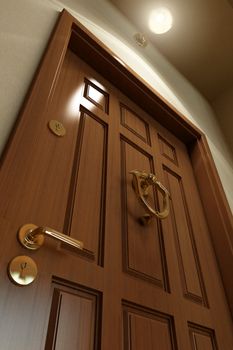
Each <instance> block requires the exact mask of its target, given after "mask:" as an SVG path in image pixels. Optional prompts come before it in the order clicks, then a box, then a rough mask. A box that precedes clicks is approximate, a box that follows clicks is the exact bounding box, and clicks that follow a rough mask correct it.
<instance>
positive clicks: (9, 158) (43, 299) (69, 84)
mask: <svg viewBox="0 0 233 350" xmlns="http://www.w3.org/2000/svg"><path fill="white" fill-rule="evenodd" d="M51 119H57V120H59V121H60V122H62V123H63V125H64V126H65V128H66V135H65V136H64V137H60V138H59V137H57V136H55V135H54V134H53V133H52V132H51V131H50V130H49V128H48V127H47V124H48V121H49V120H51ZM134 169H139V170H143V171H148V172H153V173H156V174H157V176H158V178H159V180H160V181H161V182H162V183H163V184H164V185H165V186H167V187H168V188H169V191H170V193H171V201H170V202H171V203H170V204H171V213H170V216H169V217H168V218H167V219H165V220H163V221H161V220H158V219H153V220H152V221H151V223H150V224H149V225H147V226H142V225H141V224H140V222H139V220H138V219H139V218H140V217H141V216H142V215H143V214H144V209H143V208H142V207H141V205H140V204H139V201H138V199H137V198H136V196H135V193H134V190H133V188H132V174H130V173H129V172H130V171H131V170H134ZM0 176H1V177H0V195H1V199H2V201H1V203H0V224H1V233H2V240H3V242H5V245H4V248H3V247H1V248H0V252H1V259H2V260H1V264H2V266H4V269H2V271H1V276H0V277H1V286H4V287H3V288H1V289H0V296H1V298H0V312H1V315H2V317H1V321H0V322H1V328H0V329H1V332H2V333H1V343H2V346H3V349H9V350H11V349H12V350H13V349H14V350H15V349H16V348H17V349H19V350H29V349H30V350H31V349H33V350H37V349H38V350H39V349H44V348H45V349H46V350H49V349H56V350H58V349H59V350H60V349H70V350H73V349H82V350H97V349H98V350H99V349H102V350H107V349H110V348H111V349H112V350H120V349H121V350H126V349H127V350H128V349H131V350H143V349H145V348H146V347H147V348H148V349H157V348H158V349H161V350H167V349H169V350H170V349H180V350H182V349H185V350H189V349H190V350H191V349H198V350H199V349H201V350H202V349H205V350H209V349H227V350H228V349H231V348H232V347H233V339H232V332H231V322H230V315H229V310H228V308H227V304H226V301H225V296H224V291H223V288H222V284H221V278H220V275H219V272H218V267H217V263H216V259H215V256H214V253H213V249H212V246H211V242H210V238H209V235H208V227H207V225H206V222H205V218H204V214H203V208H202V205H201V202H200V198H199V195H198V191H197V188H196V184H195V179H194V176H193V173H192V168H191V165H190V160H189V156H188V153H187V150H186V147H185V146H184V145H183V144H182V143H181V142H180V141H179V140H178V139H177V138H176V137H174V135H172V134H171V133H169V132H168V131H167V130H166V129H164V128H162V127H161V126H160V125H159V124H158V123H156V122H155V120H154V118H153V116H149V115H147V114H146V113H145V112H144V111H143V110H141V109H140V108H139V107H138V106H137V105H135V104H134V103H133V102H131V101H130V100H129V99H128V98H127V97H126V96H124V95H123V94H122V93H121V92H120V91H119V90H117V89H116V88H115V87H113V86H112V85H110V84H109V83H108V82H107V81H106V80H104V79H103V78H102V77H101V76H100V75H99V74H98V73H97V72H95V71H94V70H92V69H91V68H90V67H89V66H88V65H87V64H85V63H84V62H83V61H82V60H81V59H79V58H78V57H77V56H76V55H75V54H74V53H73V52H72V51H71V50H70V49H68V50H67V52H66V55H65V57H64V61H63V62H62V64H61V67H60V70H58V71H57V76H56V79H55V80H54V82H53V85H52V86H51V91H50V94H49V96H48V101H47V104H46V106H44V112H43V113H42V114H41V115H37V111H36V110H32V111H31V113H30V114H27V115H26V117H25V118H22V119H21V121H20V123H19V125H18V128H17V131H16V133H15V137H14V139H13V141H12V144H11V147H10V148H9V150H8V153H7V155H6V157H5V161H4V164H3V167H2V169H1V175H0ZM147 200H148V201H149V202H150V204H151V206H153V207H155V208H157V209H161V208H162V197H161V194H160V193H159V192H157V191H156V190H155V189H152V188H150V191H149V195H148V199H147ZM30 222H32V223H34V224H37V225H40V226H51V227H52V228H54V229H57V230H59V231H61V232H64V233H65V234H67V235H70V236H71V237H73V238H76V239H78V240H82V241H83V243H84V247H85V249H86V250H85V251H84V252H82V251H80V252H74V251H73V250H66V249H65V247H64V246H63V245H60V244H59V243H57V242H54V241H53V240H51V239H47V238H46V240H45V244H44V245H43V246H42V248H40V249H39V250H38V251H35V252H31V251H28V250H26V249H24V248H22V247H21V246H20V245H19V243H18V242H17V238H16V234H17V230H18V228H19V227H20V226H21V225H22V224H25V223H30ZM23 254H25V255H28V256H31V257H32V258H33V259H34V260H35V261H36V263H37V265H38V270H39V276H38V278H37V280H36V281H35V282H34V283H33V284H32V285H30V286H28V287H24V288H20V287H18V286H15V285H13V284H12V283H11V282H10V281H9V279H8V277H7V273H6V267H7V264H8V262H9V261H10V259H11V258H13V257H14V256H16V255H23ZM207 296H208V301H207ZM22 320H23V322H22ZM22 335H23V336H22Z"/></svg>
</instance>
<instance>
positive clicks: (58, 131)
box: [48, 120, 66, 136]
mask: <svg viewBox="0 0 233 350" xmlns="http://www.w3.org/2000/svg"><path fill="white" fill-rule="evenodd" d="M48 127H49V129H50V130H51V131H52V133H53V134H55V135H57V136H64V135H65V134H66V129H65V127H64V125H63V124H62V123H61V122H59V121H58V120H50V121H49V123H48Z"/></svg>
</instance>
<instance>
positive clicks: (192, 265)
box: [164, 167, 208, 306]
mask: <svg viewBox="0 0 233 350" xmlns="http://www.w3.org/2000/svg"><path fill="white" fill-rule="evenodd" d="M164 173H165V177H166V178H167V181H166V183H167V188H168V189H169V192H170V194H171V198H172V201H171V221H172V230H173V233H174V236H175V239H176V247H177V256H178V263H179V265H180V273H181V282H182V285H183V291H184V295H185V296H186V297H187V298H190V299H191V300H193V301H194V302H198V303H201V304H203V305H205V306H207V305H208V302H207V297H206V292H205V286H204V281H203V277H202V272H201V267H200V261H199V257H198V252H197V248H196V243H195V238H194V235H193V228H192V223H191V221H190V215H189V209H188V207H187V201H186V198H185V192H184V187H183V184H182V179H181V178H180V177H179V176H177V174H175V173H174V172H172V171H170V170H169V168H166V167H165V168H164ZM181 223H182V224H181Z"/></svg>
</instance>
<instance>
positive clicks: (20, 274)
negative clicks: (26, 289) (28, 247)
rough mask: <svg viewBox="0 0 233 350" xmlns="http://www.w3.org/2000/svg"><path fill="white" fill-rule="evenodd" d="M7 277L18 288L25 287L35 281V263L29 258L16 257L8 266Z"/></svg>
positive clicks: (23, 256) (24, 256)
mask: <svg viewBox="0 0 233 350" xmlns="http://www.w3.org/2000/svg"><path fill="white" fill-rule="evenodd" d="M8 275H9V278H10V280H11V281H12V282H13V283H15V284H17V285H19V286H27V285H29V284H31V283H32V282H33V281H34V280H35V279H36V276H37V266H36V263H35V261H34V260H33V259H31V258H30V257H29V256H26V255H21V256H16V257H15V258H14V259H12V260H11V261H10V263H9V265H8Z"/></svg>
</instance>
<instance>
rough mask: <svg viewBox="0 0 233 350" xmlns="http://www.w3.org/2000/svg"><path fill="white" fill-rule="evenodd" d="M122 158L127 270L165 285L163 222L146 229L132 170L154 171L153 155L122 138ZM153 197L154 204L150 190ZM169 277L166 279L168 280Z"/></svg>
mask: <svg viewBox="0 0 233 350" xmlns="http://www.w3.org/2000/svg"><path fill="white" fill-rule="evenodd" d="M121 160H122V169H123V179H122V180H123V181H122V183H123V184H124V186H123V203H122V208H123V210H122V212H123V215H125V217H124V223H123V227H122V237H123V242H124V243H123V244H124V255H125V257H124V267H125V270H126V271H127V272H129V273H131V274H134V275H136V276H137V277H138V278H143V279H145V280H147V281H150V282H152V283H155V284H156V285H158V286H160V287H161V288H165V285H166V284H165V282H164V271H163V265H164V264H165V260H164V252H163V246H162V245H161V244H160V243H161V242H160V241H161V233H160V227H159V223H158V222H157V221H156V220H153V221H152V222H151V224H150V225H148V226H147V227H144V228H143V234H142V227H141V225H140V223H139V219H140V217H141V216H142V215H143V214H144V212H143V209H142V207H141V205H140V203H139V201H137V200H135V193H134V192H133V191H132V184H131V183H132V175H131V174H130V171H132V170H135V169H143V170H145V171H146V172H148V173H150V172H151V173H153V172H154V166H153V157H152V156H151V155H148V154H146V153H145V152H144V151H143V150H141V149H140V148H139V147H138V146H136V145H134V144H132V143H130V142H127V140H124V139H122V140H121ZM148 197H149V199H148V201H149V200H150V202H151V205H152V206H154V205H155V204H154V203H155V200H154V199H155V196H154V193H153V191H152V190H151V189H150V191H149V195H148ZM165 280H166V279H165Z"/></svg>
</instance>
